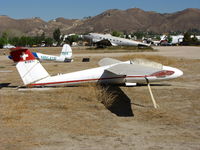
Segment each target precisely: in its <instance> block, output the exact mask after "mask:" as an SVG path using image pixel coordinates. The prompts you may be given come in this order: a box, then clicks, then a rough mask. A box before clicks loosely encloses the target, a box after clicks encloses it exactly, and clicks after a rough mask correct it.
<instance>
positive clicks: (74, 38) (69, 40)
mask: <svg viewBox="0 0 200 150" xmlns="http://www.w3.org/2000/svg"><path fill="white" fill-rule="evenodd" d="M78 40H79V36H78V35H77V34H75V35H71V36H68V37H67V38H66V39H65V42H66V43H69V44H70V45H72V43H73V42H77V41H78Z"/></svg>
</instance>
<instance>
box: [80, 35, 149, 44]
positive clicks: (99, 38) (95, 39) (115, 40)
mask: <svg viewBox="0 0 200 150" xmlns="http://www.w3.org/2000/svg"><path fill="white" fill-rule="evenodd" d="M83 38H85V39H86V40H89V41H90V42H92V43H97V44H98V43H100V44H101V42H102V44H103V42H104V43H105V41H109V44H110V46H146V47H148V46H150V44H146V43H143V42H138V41H134V40H129V39H125V38H120V37H115V36H112V35H110V34H99V33H89V34H88V35H84V36H83ZM106 46H108V45H106Z"/></svg>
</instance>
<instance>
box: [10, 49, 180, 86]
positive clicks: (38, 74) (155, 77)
mask: <svg viewBox="0 0 200 150" xmlns="http://www.w3.org/2000/svg"><path fill="white" fill-rule="evenodd" d="M11 56H12V57H13V61H14V62H16V67H17V70H18V72H19V74H20V76H21V78H22V80H23V82H24V85H26V86H58V85H73V84H81V83H86V82H98V83H102V84H123V85H125V86H131V85H135V84H137V83H149V82H155V81H162V80H169V79H173V78H177V77H179V76H181V75H182V74H183V72H182V71H181V70H179V69H176V68H173V67H169V66H163V65H162V64H158V63H155V62H151V61H146V60H139V59H137V60H133V61H131V60H130V61H125V62H122V61H119V60H115V59H111V58H104V59H102V60H100V61H99V65H100V66H101V67H97V68H92V69H87V70H82V71H77V72H72V73H67V74H59V75H56V76H50V75H49V74H48V72H47V71H46V70H45V69H44V68H43V66H42V65H41V64H40V62H39V61H38V60H36V59H35V57H34V55H33V54H32V53H31V52H30V50H28V49H25V48H24V49H23V48H14V49H12V51H11Z"/></svg>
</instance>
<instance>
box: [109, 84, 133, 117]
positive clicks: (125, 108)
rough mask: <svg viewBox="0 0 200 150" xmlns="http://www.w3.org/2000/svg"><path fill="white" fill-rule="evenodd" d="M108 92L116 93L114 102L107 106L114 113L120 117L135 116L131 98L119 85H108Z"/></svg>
mask: <svg viewBox="0 0 200 150" xmlns="http://www.w3.org/2000/svg"><path fill="white" fill-rule="evenodd" d="M107 92H110V93H114V94H115V96H116V97H115V100H114V102H113V104H112V105H111V106H110V107H109V108H107V109H108V110H110V111H111V112H112V113H114V114H116V115H117V116H119V117H133V116H134V114H133V111H132V108H131V100H130V99H129V97H128V96H127V95H126V94H125V93H124V92H123V91H122V90H121V89H120V87H118V86H108V87H107Z"/></svg>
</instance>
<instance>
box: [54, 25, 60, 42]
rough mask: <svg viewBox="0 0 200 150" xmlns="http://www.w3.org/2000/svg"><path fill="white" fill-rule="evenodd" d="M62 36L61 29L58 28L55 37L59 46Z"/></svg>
mask: <svg viewBox="0 0 200 150" xmlns="http://www.w3.org/2000/svg"><path fill="white" fill-rule="evenodd" d="M60 37H61V32H60V29H59V28H57V29H55V30H54V32H53V39H54V40H55V41H56V42H57V46H58V45H60V43H61V39H60Z"/></svg>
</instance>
